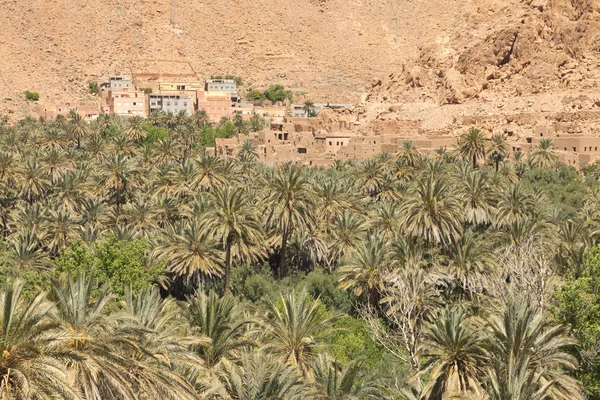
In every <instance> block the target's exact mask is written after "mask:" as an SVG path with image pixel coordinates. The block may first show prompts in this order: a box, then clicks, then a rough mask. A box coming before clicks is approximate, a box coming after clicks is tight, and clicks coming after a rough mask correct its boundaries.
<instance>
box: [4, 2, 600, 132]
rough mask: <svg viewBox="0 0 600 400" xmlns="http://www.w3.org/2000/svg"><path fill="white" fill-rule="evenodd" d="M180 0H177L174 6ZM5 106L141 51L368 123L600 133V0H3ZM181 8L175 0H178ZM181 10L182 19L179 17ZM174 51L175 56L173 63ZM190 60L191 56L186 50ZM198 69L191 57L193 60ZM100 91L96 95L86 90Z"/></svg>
mask: <svg viewBox="0 0 600 400" xmlns="http://www.w3.org/2000/svg"><path fill="white" fill-rule="evenodd" d="M172 4H174V9H173V8H172ZM0 5H1V7H0V24H1V25H2V27H3V35H2V36H0V112H3V113H8V114H9V115H12V116H13V118H14V117H17V116H22V115H24V114H27V113H30V112H32V110H33V108H32V105H31V103H28V102H26V101H25V100H24V98H23V97H24V96H23V91H25V90H33V91H38V92H39V93H40V94H41V98H42V99H41V101H42V102H53V101H65V100H82V99H85V98H86V97H88V95H87V94H86V90H85V89H86V88H85V87H86V82H87V80H89V79H102V78H104V77H106V76H108V75H110V74H116V73H126V72H128V71H129V67H130V65H132V63H136V62H137V60H141V59H161V60H174V61H185V62H189V64H190V65H191V66H192V68H193V69H195V70H196V71H197V72H198V74H199V76H201V77H204V76H209V75H213V74H232V75H239V76H241V77H243V78H244V80H245V81H246V82H249V83H251V84H253V85H254V86H256V87H264V86H267V85H269V84H273V83H283V84H285V85H286V86H288V87H289V88H291V89H292V90H293V91H294V92H295V93H296V94H301V95H302V94H304V95H306V97H308V98H310V99H312V100H315V101H339V102H353V103H358V101H359V99H360V97H361V94H363V93H367V92H368V93H369V95H368V99H367V102H366V104H363V105H361V106H358V107H357V108H356V110H355V115H356V120H357V123H358V124H360V127H361V129H363V130H364V131H365V132H368V131H373V130H375V131H393V130H394V129H395V127H396V126H398V125H399V124H403V121H405V120H413V121H415V120H416V121H418V125H419V126H420V127H421V128H420V129H419V131H418V132H417V133H427V134H444V133H448V132H452V133H457V132H459V131H461V130H462V129H464V128H465V127H467V126H470V125H473V124H477V125H479V126H481V127H482V128H484V129H486V130H488V131H504V132H506V133H508V134H516V135H518V136H519V135H521V134H526V133H527V132H529V131H530V130H531V128H532V127H535V126H544V125H552V126H554V127H555V128H556V130H557V131H561V132H562V131H564V132H567V133H588V132H591V133H600V128H599V125H598V124H597V122H599V121H600V100H599V99H600V92H599V90H598V85H599V82H600V79H599V78H600V58H599V53H600V0H462V1H459V0H393V1H392V0H382V1H375V0H295V1H289V0H280V1H273V0H253V1H250V0H205V1H199V0H189V1H184V0H174V1H173V2H172V1H171V0H85V1H84V0H27V1H23V0H0ZM173 10H174V11H173ZM171 20H173V21H174V24H171ZM164 65H167V64H164ZM174 65H176V66H177V65H183V64H174ZM185 72H188V71H185ZM88 98H89V97H88Z"/></svg>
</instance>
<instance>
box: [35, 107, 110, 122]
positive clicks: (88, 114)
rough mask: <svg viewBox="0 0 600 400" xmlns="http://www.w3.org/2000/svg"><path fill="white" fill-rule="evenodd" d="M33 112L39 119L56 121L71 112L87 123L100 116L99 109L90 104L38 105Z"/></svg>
mask: <svg viewBox="0 0 600 400" xmlns="http://www.w3.org/2000/svg"><path fill="white" fill-rule="evenodd" d="M35 111H36V112H37V114H38V115H39V116H40V117H43V118H46V119H56V117H57V116H59V115H63V116H67V115H68V114H69V113H70V112H71V111H75V112H76V113H77V114H79V115H80V116H81V118H83V119H86V120H88V121H91V120H94V119H96V118H98V116H99V115H100V107H98V105H97V104H95V103H92V102H78V103H62V104H38V105H36V107H35Z"/></svg>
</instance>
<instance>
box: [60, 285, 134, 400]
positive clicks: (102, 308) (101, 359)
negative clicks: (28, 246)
mask: <svg viewBox="0 0 600 400" xmlns="http://www.w3.org/2000/svg"><path fill="white" fill-rule="evenodd" d="M97 288H98V285H97V283H96V282H95V281H94V279H88V278H86V276H85V274H80V275H77V276H72V275H68V276H63V277H61V278H60V279H58V280H53V281H52V290H51V293H50V299H51V300H52V301H53V302H54V304H55V307H54V309H53V310H52V318H53V320H54V321H55V324H57V325H58V326H59V328H60V330H61V331H62V332H64V333H65V334H64V336H65V339H64V342H63V346H65V348H66V349H67V351H69V352H70V353H72V354H73V355H74V356H75V357H74V359H73V360H72V361H71V362H69V363H68V364H67V366H68V368H69V375H70V376H71V377H72V379H73V382H74V385H75V386H76V387H77V388H78V389H79V390H80V391H81V392H82V393H83V394H84V395H85V398H86V399H95V400H101V399H104V398H113V396H117V397H118V398H121V399H127V400H128V399H135V398H136V394H135V390H134V384H133V382H132V378H133V376H132V375H131V374H130V373H129V371H130V370H131V369H132V368H133V367H134V363H133V362H132V360H129V359H127V358H126V357H125V356H124V353H125V352H132V351H133V350H134V349H135V348H136V346H137V344H136V343H135V342H134V340H133V338H131V337H127V336H125V335H119V334H117V324H116V321H115V319H114V317H113V316H111V315H108V314H107V310H108V307H109V305H110V302H111V301H112V299H113V297H112V295H109V294H108V293H107V292H106V291H104V290H101V291H99V292H98V289H97Z"/></svg>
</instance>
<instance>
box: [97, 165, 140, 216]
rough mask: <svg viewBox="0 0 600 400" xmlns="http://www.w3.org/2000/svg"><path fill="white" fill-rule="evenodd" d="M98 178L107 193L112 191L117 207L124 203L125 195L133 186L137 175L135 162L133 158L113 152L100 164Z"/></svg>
mask: <svg viewBox="0 0 600 400" xmlns="http://www.w3.org/2000/svg"><path fill="white" fill-rule="evenodd" d="M100 168H101V170H100V178H101V182H102V186H104V187H105V188H106V189H107V190H108V191H109V193H114V196H115V203H116V205H117V209H120V207H121V205H122V204H124V203H125V200H126V196H127V194H128V192H129V190H130V189H132V188H131V186H134V185H135V184H134V182H135V180H134V179H135V178H137V176H138V172H139V170H138V168H137V162H136V161H135V159H133V158H130V157H128V156H125V155H123V154H115V155H113V156H112V157H110V158H108V159H106V160H105V161H104V162H103V163H102V164H101V165H100Z"/></svg>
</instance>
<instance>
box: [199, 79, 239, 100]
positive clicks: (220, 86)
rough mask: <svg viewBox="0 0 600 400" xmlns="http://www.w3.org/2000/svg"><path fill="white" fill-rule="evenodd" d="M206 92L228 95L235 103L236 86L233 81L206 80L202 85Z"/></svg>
mask: <svg viewBox="0 0 600 400" xmlns="http://www.w3.org/2000/svg"><path fill="white" fill-rule="evenodd" d="M204 90H205V91H206V92H215V93H221V94H229V96H230V97H231V100H232V101H234V102H235V101H237V99H238V91H237V84H236V83H235V81H234V80H233V79H207V80H206V82H205V84H204Z"/></svg>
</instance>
